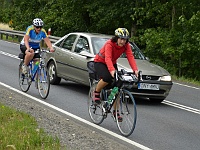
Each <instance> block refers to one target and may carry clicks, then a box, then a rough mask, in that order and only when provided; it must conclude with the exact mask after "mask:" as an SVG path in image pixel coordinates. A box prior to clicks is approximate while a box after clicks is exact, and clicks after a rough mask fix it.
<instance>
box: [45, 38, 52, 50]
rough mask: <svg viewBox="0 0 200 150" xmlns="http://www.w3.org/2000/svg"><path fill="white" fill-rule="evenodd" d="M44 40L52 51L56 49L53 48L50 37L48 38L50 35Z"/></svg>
mask: <svg viewBox="0 0 200 150" xmlns="http://www.w3.org/2000/svg"><path fill="white" fill-rule="evenodd" d="M44 41H45V43H46V44H47V46H48V48H49V50H50V52H54V49H53V47H52V44H51V41H50V40H49V38H48V37H46V38H44Z"/></svg>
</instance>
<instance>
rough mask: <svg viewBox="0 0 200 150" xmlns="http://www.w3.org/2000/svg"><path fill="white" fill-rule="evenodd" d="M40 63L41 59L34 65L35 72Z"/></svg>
mask: <svg viewBox="0 0 200 150" xmlns="http://www.w3.org/2000/svg"><path fill="white" fill-rule="evenodd" d="M38 65H39V61H37V62H35V65H34V68H33V74H35V72H36V70H37V68H38Z"/></svg>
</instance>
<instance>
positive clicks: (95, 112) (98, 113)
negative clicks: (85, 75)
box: [88, 81, 104, 124]
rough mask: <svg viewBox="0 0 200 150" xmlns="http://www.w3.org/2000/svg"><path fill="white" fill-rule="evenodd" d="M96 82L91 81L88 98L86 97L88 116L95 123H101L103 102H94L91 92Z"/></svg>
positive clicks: (92, 92)
mask: <svg viewBox="0 0 200 150" xmlns="http://www.w3.org/2000/svg"><path fill="white" fill-rule="evenodd" d="M96 85H97V82H96V81H93V83H92V84H91V87H90V91H89V98H88V112H89V115H90V118H91V119H92V121H93V122H94V123H95V124H101V123H102V122H103V120H104V115H103V109H102V108H103V106H102V105H103V103H101V104H96V103H95V102H94V101H93V94H94V91H95V88H96Z"/></svg>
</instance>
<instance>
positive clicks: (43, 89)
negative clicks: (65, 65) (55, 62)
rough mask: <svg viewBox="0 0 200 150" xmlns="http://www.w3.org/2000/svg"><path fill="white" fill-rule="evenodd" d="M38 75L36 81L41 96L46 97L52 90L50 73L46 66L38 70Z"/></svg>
mask: <svg viewBox="0 0 200 150" xmlns="http://www.w3.org/2000/svg"><path fill="white" fill-rule="evenodd" d="M37 75H38V76H37V80H36V81H37V84H38V92H39V94H40V96H41V98H43V99H46V98H47V96H48V95H49V90H50V80H49V74H48V72H47V69H46V67H44V66H43V67H41V69H39V70H38V72H37Z"/></svg>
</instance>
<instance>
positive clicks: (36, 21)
mask: <svg viewBox="0 0 200 150" xmlns="http://www.w3.org/2000/svg"><path fill="white" fill-rule="evenodd" d="M33 25H34V26H36V27H42V26H43V25H44V22H43V21H42V19H40V18H35V19H33Z"/></svg>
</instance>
